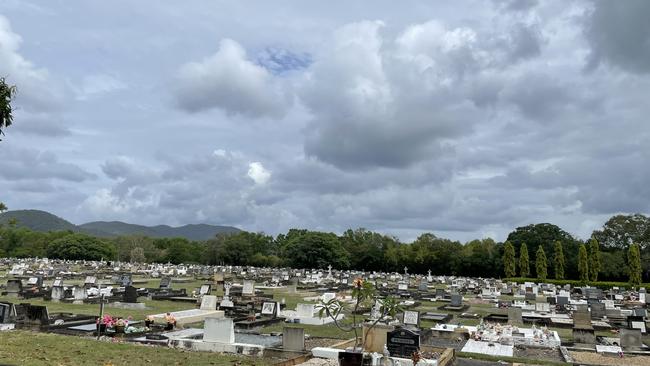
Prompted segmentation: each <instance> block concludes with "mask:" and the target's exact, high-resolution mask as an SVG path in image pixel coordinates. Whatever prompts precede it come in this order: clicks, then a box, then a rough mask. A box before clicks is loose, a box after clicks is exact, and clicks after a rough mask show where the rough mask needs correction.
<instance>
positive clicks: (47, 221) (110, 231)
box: [0, 210, 241, 240]
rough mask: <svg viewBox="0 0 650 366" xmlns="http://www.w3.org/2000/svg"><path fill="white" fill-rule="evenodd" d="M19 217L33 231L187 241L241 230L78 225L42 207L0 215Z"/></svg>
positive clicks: (2, 217)
mask: <svg viewBox="0 0 650 366" xmlns="http://www.w3.org/2000/svg"><path fill="white" fill-rule="evenodd" d="M11 219H16V220H17V221H18V223H17V226H19V227H26V228H29V229H31V230H34V231H42V232H47V231H65V230H71V231H75V232H82V233H86V234H90V235H95V236H101V237H112V236H120V235H133V234H139V235H146V236H149V237H152V238H177V237H180V238H186V239H188V240H207V239H210V238H213V237H214V236H215V235H216V234H220V233H237V232H240V231H241V230H239V229H237V228H236V227H232V226H217V225H208V224H196V225H184V226H179V227H172V226H167V225H158V226H143V225H134V224H128V223H124V222H120V221H95V222H89V223H86V224H82V225H75V224H73V223H71V222H69V221H67V220H65V219H62V218H60V217H58V216H56V215H53V214H51V213H49V212H45V211H40V210H16V211H7V212H5V213H2V214H0V223H2V224H6V223H7V222H8V221H9V220H11Z"/></svg>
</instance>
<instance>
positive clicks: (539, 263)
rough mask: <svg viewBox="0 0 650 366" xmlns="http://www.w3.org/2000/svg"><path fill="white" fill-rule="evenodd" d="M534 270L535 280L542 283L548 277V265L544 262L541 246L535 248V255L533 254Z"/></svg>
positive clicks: (544, 256) (544, 255) (544, 257)
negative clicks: (537, 279) (535, 272)
mask: <svg viewBox="0 0 650 366" xmlns="http://www.w3.org/2000/svg"><path fill="white" fill-rule="evenodd" d="M535 270H536V271H537V278H539V279H540V280H542V281H543V280H545V279H546V276H547V275H548V263H547V261H546V253H545V252H544V248H543V247H542V246H541V245H540V246H538V247H537V253H536V254H535Z"/></svg>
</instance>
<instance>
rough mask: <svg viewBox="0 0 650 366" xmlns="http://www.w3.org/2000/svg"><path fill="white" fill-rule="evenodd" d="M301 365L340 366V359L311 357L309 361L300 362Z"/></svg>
mask: <svg viewBox="0 0 650 366" xmlns="http://www.w3.org/2000/svg"><path fill="white" fill-rule="evenodd" d="M298 365H299V366H338V365H339V361H338V360H329V359H326V358H311V359H309V360H307V362H303V363H300V364H298Z"/></svg>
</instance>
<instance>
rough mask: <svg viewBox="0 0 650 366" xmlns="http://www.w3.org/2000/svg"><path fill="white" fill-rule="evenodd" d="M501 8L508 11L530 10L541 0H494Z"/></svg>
mask: <svg viewBox="0 0 650 366" xmlns="http://www.w3.org/2000/svg"><path fill="white" fill-rule="evenodd" d="M492 1H493V2H494V3H495V4H497V6H498V7H499V8H501V9H504V10H508V11H529V10H530V9H532V8H534V7H536V6H537V4H538V3H539V0H492Z"/></svg>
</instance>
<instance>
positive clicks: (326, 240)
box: [280, 230, 350, 268]
mask: <svg viewBox="0 0 650 366" xmlns="http://www.w3.org/2000/svg"><path fill="white" fill-rule="evenodd" d="M280 250H281V251H282V253H283V257H284V258H285V259H286V260H287V261H288V263H289V265H290V266H292V267H294V268H325V267H327V266H328V265H330V264H331V265H332V266H333V267H334V268H348V267H349V266H350V257H349V254H348V252H346V250H345V248H343V245H341V241H340V240H339V237H338V236H336V234H333V233H321V232H316V231H306V230H305V231H304V232H301V233H295V232H294V233H292V232H291V231H290V235H289V236H288V237H287V238H286V239H285V240H284V241H283V242H281V243H280Z"/></svg>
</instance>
